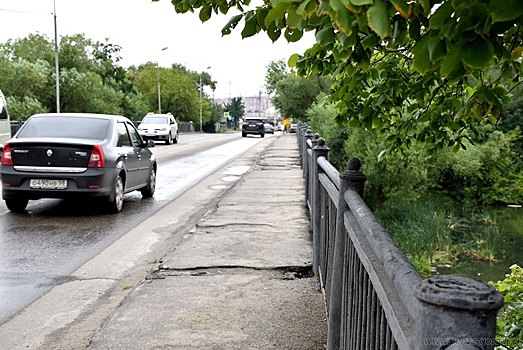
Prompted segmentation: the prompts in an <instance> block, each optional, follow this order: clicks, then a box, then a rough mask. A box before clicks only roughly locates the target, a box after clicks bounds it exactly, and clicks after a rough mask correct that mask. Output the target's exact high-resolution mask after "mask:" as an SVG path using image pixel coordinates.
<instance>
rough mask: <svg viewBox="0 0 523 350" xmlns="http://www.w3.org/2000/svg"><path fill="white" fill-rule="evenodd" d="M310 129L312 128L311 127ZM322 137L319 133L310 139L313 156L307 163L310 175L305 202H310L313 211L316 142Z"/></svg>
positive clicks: (306, 186)
mask: <svg viewBox="0 0 523 350" xmlns="http://www.w3.org/2000/svg"><path fill="white" fill-rule="evenodd" d="M309 130H310V129H309ZM319 138H320V135H319V134H317V133H316V134H314V135H312V138H311V139H310V140H311V150H312V154H311V157H310V159H309V163H308V165H307V167H308V171H307V173H308V174H309V175H308V177H307V179H306V180H307V181H306V182H305V203H307V202H308V203H309V205H310V207H309V210H310V211H311V212H312V205H313V199H312V196H313V186H314V184H313V182H314V167H315V166H316V165H315V163H316V158H315V156H314V147H316V144H317V143H318V139H319Z"/></svg>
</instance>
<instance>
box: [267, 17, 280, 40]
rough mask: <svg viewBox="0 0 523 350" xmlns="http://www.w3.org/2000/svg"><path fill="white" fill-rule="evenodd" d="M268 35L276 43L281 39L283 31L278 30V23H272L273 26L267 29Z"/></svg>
mask: <svg viewBox="0 0 523 350" xmlns="http://www.w3.org/2000/svg"><path fill="white" fill-rule="evenodd" d="M267 35H268V36H269V38H270V39H271V40H272V42H275V41H276V40H278V39H279V38H280V35H281V29H280V28H278V26H277V25H276V22H271V24H269V26H268V27H267Z"/></svg>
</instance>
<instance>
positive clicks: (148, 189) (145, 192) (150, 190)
mask: <svg viewBox="0 0 523 350" xmlns="http://www.w3.org/2000/svg"><path fill="white" fill-rule="evenodd" d="M155 189H156V170H155V169H154V168H152V169H151V172H150V173H149V180H148V181H147V186H145V187H144V188H142V189H141V190H140V192H142V196H143V197H144V198H151V197H152V196H153V195H154V190H155Z"/></svg>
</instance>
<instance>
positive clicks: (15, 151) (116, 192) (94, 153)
mask: <svg viewBox="0 0 523 350" xmlns="http://www.w3.org/2000/svg"><path fill="white" fill-rule="evenodd" d="M153 146H154V142H153V141H149V142H147V143H146V142H145V141H143V139H142V138H141V136H140V134H139V133H138V130H137V129H136V128H135V126H134V125H133V123H132V122H131V121H130V120H129V119H128V118H126V117H123V116H116V115H105V114H88V113H49V114H36V115H33V116H32V117H30V118H29V119H28V120H27V121H26V122H25V123H24V125H23V126H22V128H21V129H20V130H19V131H18V132H17V133H16V135H15V136H14V137H13V138H12V139H10V140H9V141H8V142H6V144H5V146H4V150H3V153H2V167H1V171H0V174H1V178H2V197H3V199H4V200H5V203H6V205H7V208H9V210H11V211H13V212H23V211H25V208H26V206H27V204H28V202H29V200H34V199H40V198H64V199H65V198H91V199H99V200H101V201H103V202H104V204H105V205H106V206H107V208H108V210H109V211H110V212H112V213H118V212H120V211H121V210H122V206H123V197H124V194H125V193H128V192H131V191H136V190H138V191H140V192H141V193H142V196H143V197H146V198H147V197H152V196H153V195H154V190H155V187H156V170H157V164H156V160H155V158H154V155H153V154H152V152H151V150H149V147H153Z"/></svg>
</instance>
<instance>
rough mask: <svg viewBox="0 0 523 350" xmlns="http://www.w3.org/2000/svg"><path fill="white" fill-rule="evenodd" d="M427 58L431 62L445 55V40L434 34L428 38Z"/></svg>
mask: <svg viewBox="0 0 523 350" xmlns="http://www.w3.org/2000/svg"><path fill="white" fill-rule="evenodd" d="M428 49H429V58H430V60H431V61H432V62H437V61H439V60H441V59H442V58H444V57H445V55H447V46H446V45H445V41H443V40H441V39H440V38H439V37H437V36H435V37H432V38H430V39H429V44H428Z"/></svg>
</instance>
